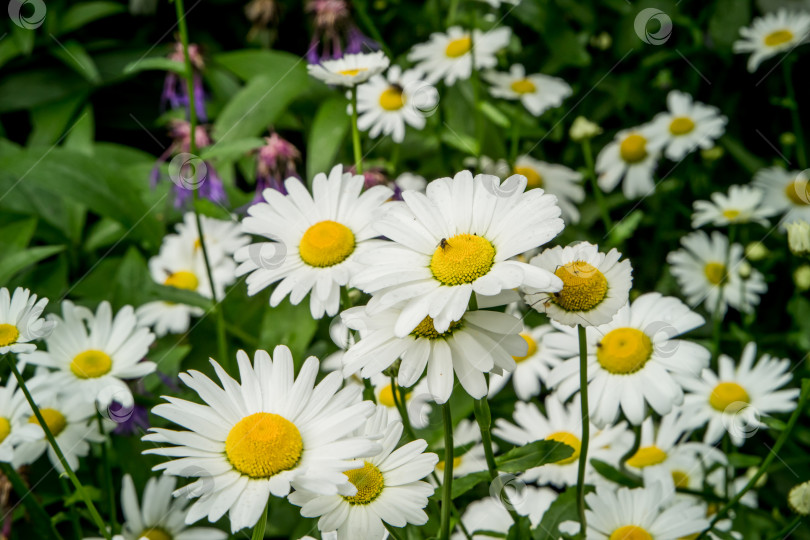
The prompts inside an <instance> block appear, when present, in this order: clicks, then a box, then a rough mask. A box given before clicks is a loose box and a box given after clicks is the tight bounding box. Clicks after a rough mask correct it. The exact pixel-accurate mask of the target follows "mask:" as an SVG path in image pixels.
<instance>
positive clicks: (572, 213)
mask: <svg viewBox="0 0 810 540" xmlns="http://www.w3.org/2000/svg"><path fill="white" fill-rule="evenodd" d="M512 172H513V173H514V174H520V175H523V176H525V177H526V179H527V181H528V183H527V186H526V187H527V189H532V188H543V189H544V190H545V191H546V193H550V194H551V195H554V196H555V197H557V204H559V205H560V209H561V210H562V218H563V219H564V220H565V222H566V223H577V222H578V221H579V209H578V208H577V205H579V204H581V203H582V201H584V200H585V189H584V188H583V187H582V173H579V172H577V171H574V170H571V169H569V168H568V167H566V166H564V165H553V164H551V163H546V162H544V161H539V160H537V159H534V158H532V157H531V156H518V158H517V160H516V161H515V167H514V169H513V171H512Z"/></svg>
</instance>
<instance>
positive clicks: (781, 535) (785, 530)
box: [768, 516, 802, 540]
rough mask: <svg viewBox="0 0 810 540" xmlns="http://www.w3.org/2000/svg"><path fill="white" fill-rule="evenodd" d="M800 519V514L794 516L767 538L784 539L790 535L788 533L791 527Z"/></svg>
mask: <svg viewBox="0 0 810 540" xmlns="http://www.w3.org/2000/svg"><path fill="white" fill-rule="evenodd" d="M801 520H802V516H794V517H793V519H791V520H790V521H789V522H788V524H787V525H785V526H784V527H783V528H782V529H781V530H780V531H779V532H778V533H776V534H774V535H773V536H771V537H770V538H769V539H768V540H784V539H785V538H788V536H790V533H791V532H792V531H793V529H795V528H796V525H798V524H799V522H800V521H801Z"/></svg>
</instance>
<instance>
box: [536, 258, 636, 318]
mask: <svg viewBox="0 0 810 540" xmlns="http://www.w3.org/2000/svg"><path fill="white" fill-rule="evenodd" d="M621 256H622V255H621V253H619V252H618V251H616V249H611V250H610V251H609V252H608V253H600V252H599V248H598V247H597V246H595V245H593V244H589V243H587V242H579V243H577V244H574V245H572V246H566V247H562V246H556V247H553V248H550V249H546V250H545V251H543V252H542V253H540V254H539V255H537V256H535V257H534V258H532V260H531V264H532V266H536V267H538V268H542V269H544V270H546V271H548V272H553V273H554V275H555V276H557V277H558V278H559V279H560V280H561V281H562V283H563V286H562V289H561V290H559V291H558V292H551V293H549V292H546V291H539V290H537V289H535V288H533V287H524V292H525V293H526V296H525V300H526V303H527V304H529V305H530V306H531V307H532V308H534V309H535V310H537V311H539V312H540V313H545V314H546V315H548V316H549V317H550V318H551V319H552V320H555V321H557V322H559V323H561V324H565V325H568V326H576V325H583V326H593V325H599V324H604V323H606V322H609V321H610V320H611V319H612V318H613V316H614V315H615V314H616V312H617V311H618V310H619V308H620V307H622V306H623V305H625V304H626V303H627V297H628V295H629V293H630V287H631V285H632V283H633V276H632V274H633V269H632V267H631V266H630V261H629V260H627V259H625V260H623V261H621V262H619V259H620V258H621Z"/></svg>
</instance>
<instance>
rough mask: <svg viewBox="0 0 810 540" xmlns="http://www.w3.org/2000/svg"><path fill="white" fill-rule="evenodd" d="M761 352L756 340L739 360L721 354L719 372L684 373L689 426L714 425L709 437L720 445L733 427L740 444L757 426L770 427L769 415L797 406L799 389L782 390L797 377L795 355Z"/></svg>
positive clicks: (708, 441) (708, 429)
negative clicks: (793, 372)
mask: <svg viewBox="0 0 810 540" xmlns="http://www.w3.org/2000/svg"><path fill="white" fill-rule="evenodd" d="M756 355H757V346H756V344H755V343H753V342H752V343H749V344H748V345H746V346H745V349H744V350H743V353H742V357H741V358H740V362H739V365H735V364H736V363H735V362H734V360H733V359H732V358H731V357H729V356H726V355H724V354H722V355H720V360H719V368H720V371H719V374H715V373H714V372H713V371H712V370H710V369H708V368H707V369H704V370H703V372H702V373H701V375H700V377H699V378H698V377H683V378H682V380H681V384H683V386H684V388H686V390H687V391H688V394H687V395H686V397H685V398H684V402H683V407H682V412H683V419H684V425H685V426H686V427H689V428H698V427H701V426H703V425H706V424H708V426H707V427H706V435H705V436H704V438H703V441H704V442H705V443H706V444H715V443H717V442H718V441H719V440H720V439H722V438H723V433H724V432H728V435H729V437H730V438H731V442H732V443H733V444H734V445H735V446H742V444H743V443H744V442H745V439H746V438H748V437H750V436H751V435H753V433H754V432H756V430H757V429H759V428H763V427H766V425H765V424H764V423H762V422H761V421H760V418H761V417H762V416H763V415H767V414H771V413H781V412H788V411H792V410H793V409H795V407H796V398H797V397H798V395H799V390H798V389H797V388H788V389H784V390H779V389H780V388H782V387H783V386H785V385H786V384H787V383H789V382H790V381H791V379H792V377H791V372H790V364H791V362H790V360H788V359H782V360H779V359H776V358H772V357H771V356H770V355H768V354H763V355H762V356H761V357H760V359H759V361H758V362H757V363H756V364H754V360H755V358H756Z"/></svg>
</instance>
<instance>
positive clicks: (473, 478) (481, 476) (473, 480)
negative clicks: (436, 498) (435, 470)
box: [436, 471, 489, 499]
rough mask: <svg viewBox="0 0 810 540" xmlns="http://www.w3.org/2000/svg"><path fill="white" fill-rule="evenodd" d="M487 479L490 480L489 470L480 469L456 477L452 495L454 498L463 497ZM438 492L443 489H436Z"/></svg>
mask: <svg viewBox="0 0 810 540" xmlns="http://www.w3.org/2000/svg"><path fill="white" fill-rule="evenodd" d="M487 480H489V471H478V472H474V473H470V474H465V475H464V476H462V477H460V478H454V479H453V485H452V486H451V493H450V496H451V497H452V498H453V499H456V498H458V497H461V496H462V495H464V494H465V493H467V492H468V491H470V490H471V489H472V488H474V487H475V486H477V485H478V484H480V483H481V482H486V481H487ZM436 493H439V494H440V493H441V491H440V490H436Z"/></svg>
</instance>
